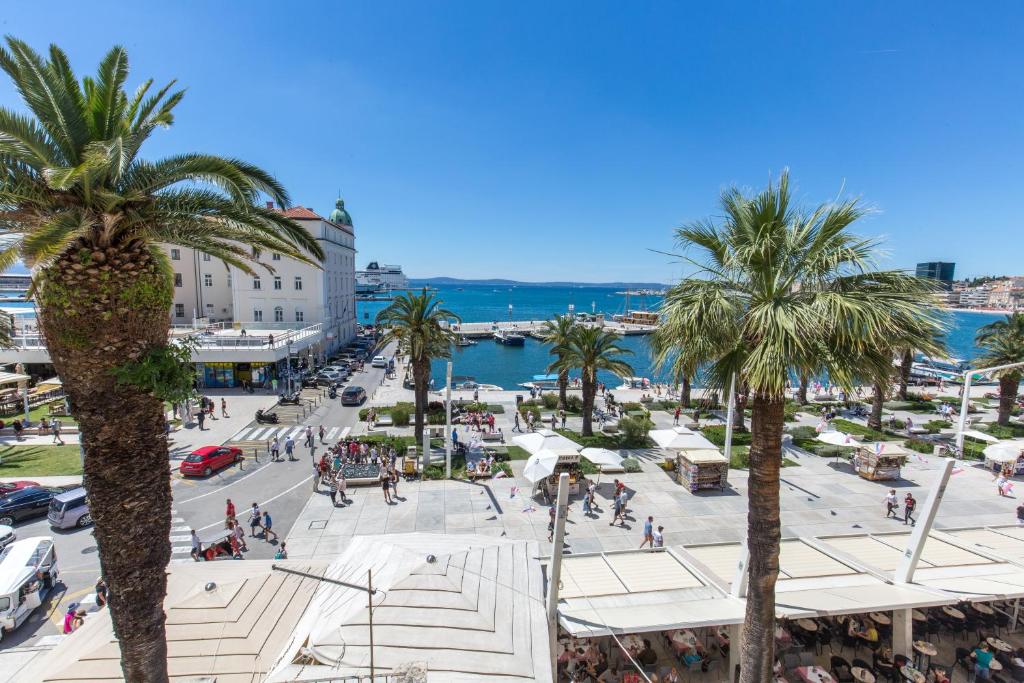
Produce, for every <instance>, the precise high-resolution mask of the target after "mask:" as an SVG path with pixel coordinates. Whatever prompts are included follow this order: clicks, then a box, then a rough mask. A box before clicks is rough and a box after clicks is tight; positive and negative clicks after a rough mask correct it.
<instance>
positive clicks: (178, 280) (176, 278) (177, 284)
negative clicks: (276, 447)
mask: <svg viewBox="0 0 1024 683" xmlns="http://www.w3.org/2000/svg"><path fill="white" fill-rule="evenodd" d="M174 286H175V287H181V273H175V274H174Z"/></svg>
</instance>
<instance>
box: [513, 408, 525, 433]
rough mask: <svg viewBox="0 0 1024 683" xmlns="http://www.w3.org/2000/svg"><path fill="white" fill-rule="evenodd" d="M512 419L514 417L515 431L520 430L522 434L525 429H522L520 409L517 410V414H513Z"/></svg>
mask: <svg viewBox="0 0 1024 683" xmlns="http://www.w3.org/2000/svg"><path fill="white" fill-rule="evenodd" d="M512 419H513V422H512V431H513V432H519V433H520V434H522V433H523V429H522V427H520V426H519V411H518V410H517V411H516V412H515V415H513V418H512Z"/></svg>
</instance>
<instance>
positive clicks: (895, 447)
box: [857, 441, 910, 457]
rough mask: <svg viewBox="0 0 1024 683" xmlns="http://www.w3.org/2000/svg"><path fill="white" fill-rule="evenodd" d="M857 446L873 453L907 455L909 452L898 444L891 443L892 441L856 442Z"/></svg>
mask: <svg viewBox="0 0 1024 683" xmlns="http://www.w3.org/2000/svg"><path fill="white" fill-rule="evenodd" d="M857 448H859V449H860V450H862V451H868V452H869V453H874V454H875V455H890V456H899V455H902V456H903V457H907V456H908V455H910V452H909V451H908V450H907V449H905V448H904V447H903V446H900V445H899V444H896V443H893V442H892V441H874V442H869V443H861V444H857Z"/></svg>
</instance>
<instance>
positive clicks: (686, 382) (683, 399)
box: [679, 376, 691, 408]
mask: <svg viewBox="0 0 1024 683" xmlns="http://www.w3.org/2000/svg"><path fill="white" fill-rule="evenodd" d="M690 391H691V387H690V378H689V377H685V376H684V377H683V388H682V391H681V392H680V395H679V402H680V403H682V404H683V407H684V408H689V407H690Z"/></svg>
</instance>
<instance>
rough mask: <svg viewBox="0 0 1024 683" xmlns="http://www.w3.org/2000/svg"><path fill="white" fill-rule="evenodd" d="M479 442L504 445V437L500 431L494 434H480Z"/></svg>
mask: <svg viewBox="0 0 1024 683" xmlns="http://www.w3.org/2000/svg"><path fill="white" fill-rule="evenodd" d="M480 440H481V441H483V442H484V443H487V442H488V441H497V442H499V443H505V435H504V434H502V432H501V430H500V429H499V430H498V431H496V432H481V433H480Z"/></svg>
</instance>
